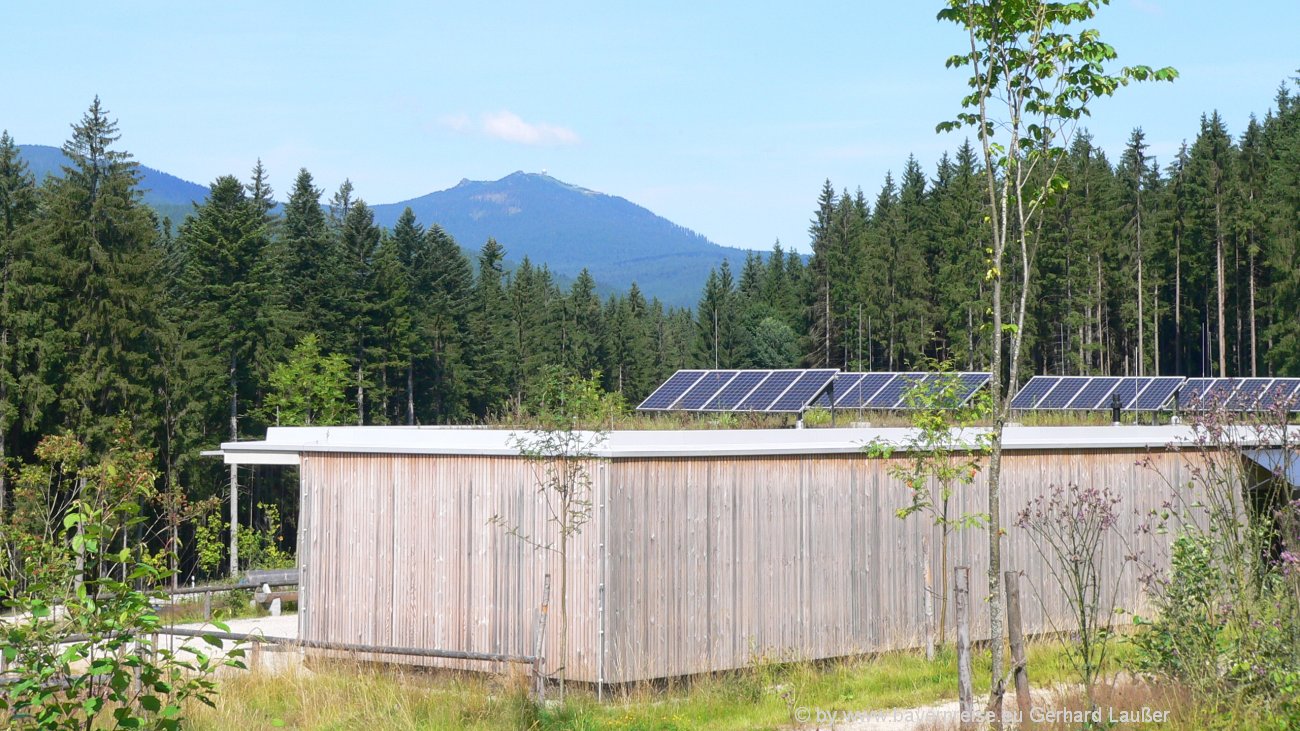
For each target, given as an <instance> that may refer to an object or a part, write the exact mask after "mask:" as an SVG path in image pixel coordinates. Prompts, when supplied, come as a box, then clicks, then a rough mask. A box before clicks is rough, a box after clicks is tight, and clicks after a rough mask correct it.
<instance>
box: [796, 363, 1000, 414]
mask: <svg viewBox="0 0 1300 731" xmlns="http://www.w3.org/2000/svg"><path fill="white" fill-rule="evenodd" d="M989 377H990V376H989V374H988V373H977V372H969V373H950V374H942V373H841V374H839V375H838V376H836V377H835V383H834V384H833V385H832V387H831V389H830V392H828V393H826V394H824V395H823V396H822V397H821V398H820V399H818V400H817V405H818V406H821V407H823V408H829V407H831V406H832V401H831V398H832V396H833V397H834V402H833V405H834V407H835V408H837V409H880V410H894V409H909V408H912V403H911V398H910V397H911V395H912V392H913V390H914V389H916V388H942V387H944V386H945V385H946V384H943V383H942V382H941V380H940V379H943V378H952V379H955V381H956V383H955V384H954V385H955V388H954V389H953V393H952V396H953V399H952V403H950V404H944V405H945V406H951V407H958V406H963V405H965V404H966V403H967V402H969V401H970V399H971V397H972V396H974V395H975V392H976V391H978V390H979V389H981V388H983V387H984V386H985V385H986V384H987V383H988V382H989Z"/></svg>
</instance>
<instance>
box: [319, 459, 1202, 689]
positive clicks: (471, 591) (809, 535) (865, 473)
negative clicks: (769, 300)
mask: <svg viewBox="0 0 1300 731" xmlns="http://www.w3.org/2000/svg"><path fill="white" fill-rule="evenodd" d="M1147 456H1148V455H1147V453H1145V452H1137V451H1100V450H1053V451H1051V452H1027V451H1016V452H1007V453H1006V454H1005V456H1004V468H1003V469H1004V473H1003V474H1004V483H1003V498H1002V511H1003V516H1004V526H1005V528H1006V530H1007V532H1008V535H1007V537H1006V539H1005V540H1006V542H1005V543H1004V549H1003V550H1004V563H1005V568H1007V569H1016V570H1020V571H1023V572H1025V577H1024V579H1022V584H1021V587H1022V589H1021V593H1022V602H1023V604H1024V621H1025V624H1026V631H1027V632H1039V631H1050V630H1054V629H1066V628H1067V627H1068V623H1067V620H1066V619H1065V618H1066V617H1067V616H1068V613H1067V612H1065V611H1064V610H1065V606H1064V603H1063V601H1062V600H1061V595H1060V591H1059V590H1058V589H1057V588H1056V585H1055V583H1054V581H1053V579H1052V578H1051V575H1050V573H1049V572H1048V570H1047V567H1046V565H1045V564H1044V563H1043V561H1042V560H1041V559H1040V557H1039V555H1038V553H1037V551H1036V550H1035V549H1034V548H1033V546H1032V544H1031V543H1030V542H1029V541H1028V540H1027V536H1026V535H1025V534H1024V531H1022V530H1020V529H1018V528H1016V527H1014V525H1013V523H1014V519H1015V514H1016V513H1017V512H1018V511H1019V510H1020V509H1021V508H1022V507H1024V506H1025V504H1026V503H1028V501H1029V500H1030V499H1031V498H1032V497H1034V496H1036V495H1038V494H1041V493H1042V492H1044V491H1046V490H1047V489H1048V488H1049V487H1050V486H1052V485H1061V484H1067V483H1077V484H1080V485H1085V486H1096V487H1102V486H1105V487H1109V488H1110V489H1112V490H1114V491H1116V492H1118V493H1119V494H1120V495H1121V496H1122V497H1123V502H1122V503H1121V504H1120V514H1121V515H1120V526H1119V530H1118V531H1117V534H1118V535H1119V536H1122V537H1123V540H1120V539H1118V538H1114V537H1112V538H1111V539H1110V540H1108V541H1107V543H1106V545H1105V547H1104V552H1105V559H1106V562H1107V565H1108V567H1109V568H1110V570H1112V571H1119V572H1124V574H1125V576H1124V579H1125V580H1124V582H1123V585H1124V589H1123V590H1122V591H1121V593H1120V596H1119V605H1120V606H1122V607H1126V608H1128V609H1140V608H1141V604H1142V596H1141V595H1140V592H1139V590H1138V582H1137V581H1136V580H1135V579H1136V574H1135V569H1134V568H1133V566H1132V564H1131V563H1130V562H1128V561H1126V560H1125V557H1126V556H1127V555H1129V554H1131V553H1133V552H1138V553H1141V554H1142V555H1143V556H1144V557H1145V558H1146V559H1147V560H1150V561H1155V562H1163V561H1165V560H1167V559H1166V551H1167V544H1168V542H1169V540H1171V537H1170V536H1168V535H1157V534H1155V533H1144V532H1142V531H1141V530H1140V526H1141V525H1142V524H1143V523H1144V522H1146V520H1147V518H1146V516H1147V514H1148V513H1149V511H1151V510H1153V509H1157V510H1158V509H1159V508H1160V507H1161V506H1162V504H1163V503H1164V502H1165V500H1166V499H1167V498H1168V495H1169V489H1170V488H1169V487H1168V485H1169V484H1178V483H1179V482H1181V481H1182V474H1183V472H1184V470H1185V467H1184V461H1185V459H1186V457H1185V456H1181V455H1177V454H1172V453H1166V452H1153V453H1151V454H1150V455H1149V457H1150V459H1151V464H1150V466H1147V467H1144V466H1140V465H1139V464H1138V462H1139V460H1142V459H1144V458H1146V457H1147ZM895 459H905V457H896V458H895ZM888 466H889V462H888V461H887V460H871V459H867V458H865V457H863V456H860V455H791V456H776V457H708V458H698V457H692V458H653V459H615V460H612V461H610V462H608V463H606V464H604V465H593V467H592V472H593V475H594V476H595V478H596V494H595V495H593V496H592V497H593V503H594V505H593V511H594V515H593V520H592V522H591V523H589V524H588V525H587V526H585V527H584V528H583V529H582V530H581V532H580V533H578V535H577V536H576V537H575V538H574V540H573V542H572V544H571V548H570V552H571V555H570V559H569V591H568V596H569V617H570V618H569V622H570V629H569V657H568V658H567V659H566V663H565V664H566V667H567V669H568V674H569V677H570V678H572V679H575V680H580V681H593V682H594V681H598V680H602V679H603V680H604V681H605V682H627V681H634V680H640V679H648V678H662V677H670V676H676V675H685V674H691V673H699V672H706V671H712V670H722V669H728V668H736V667H742V666H745V665H747V664H749V663H751V662H752V661H753V660H754V659H755V658H757V657H760V656H764V657H770V658H780V659H811V658H829V657H838V656H843V655H849V654H855V653H860V652H867V651H877V650H886V649H895V648H901V647H908V646H915V645H917V644H918V643H919V641H920V637H921V633H922V629H921V628H922V626H923V624H922V623H923V620H924V609H923V601H922V594H921V587H922V585H923V578H922V577H923V571H924V569H923V566H922V565H921V558H922V556H921V544H922V540H921V536H922V531H923V530H926V529H930V530H932V531H933V538H932V545H933V551H934V556H933V572H934V575H935V576H936V579H937V577H938V576H939V572H940V571H941V567H940V566H939V546H940V538H939V532H938V529H937V528H933V527H928V526H927V518H925V517H924V516H923V515H919V514H918V515H915V516H913V517H912V518H910V519H908V520H901V519H899V518H898V517H896V515H895V512H896V511H897V510H898V509H899V508H901V507H903V506H904V505H906V504H907V502H908V495H907V490H906V488H905V487H904V486H903V485H901V484H900V483H898V482H897V481H895V480H893V479H892V478H891V477H889V475H888ZM301 475H302V491H303V519H302V521H301V526H302V527H301V531H302V535H301V537H300V542H299V545H300V547H301V548H300V552H299V555H300V561H301V564H302V569H303V574H304V578H303V586H302V592H303V597H302V614H301V619H300V622H301V625H302V626H301V631H302V635H303V636H304V637H306V638H310V639H318V640H333V641H340V642H360V643H368V644H380V645H383V644H387V645H391V646H413V647H436V648H443V649H455V650H468V651H478V652H499V653H511V654H520V655H527V654H532V652H533V639H534V638H533V631H534V615H535V612H536V609H537V606H538V604H539V602H540V596H541V586H542V576H543V574H544V573H546V572H548V571H549V572H550V573H551V574H552V603H551V618H550V623H549V625H548V628H547V637H546V645H545V647H546V657H547V658H551V659H550V660H548V666H549V667H550V668H551V669H554V668H555V667H557V666H558V661H557V660H556V659H555V658H556V652H557V650H558V627H559V599H558V590H559V567H558V561H557V558H556V556H555V555H554V554H553V553H550V552H547V551H539V550H536V549H534V548H533V547H531V546H529V545H527V544H526V543H525V542H524V541H521V540H520V539H518V538H516V537H514V536H511V535H508V534H507V532H506V530H505V529H504V528H502V527H500V526H497V525H492V524H490V522H489V521H490V520H491V518H492V517H493V516H494V515H500V516H502V517H503V518H504V519H505V520H506V522H507V523H508V524H510V525H518V526H520V531H521V532H523V533H525V534H527V535H530V536H535V537H546V536H549V537H548V538H544V540H553V531H552V530H551V529H550V526H549V524H548V523H547V522H546V520H545V516H544V509H543V505H542V504H541V502H540V497H539V495H538V492H537V488H536V484H537V483H536V477H535V475H534V473H533V469H532V465H531V464H530V463H529V462H527V461H526V460H523V459H520V458H514V457H480V456H433V455H337V454H309V455H304V457H303V461H302V470H301ZM985 489H986V485H985V482H984V476H983V475H981V476H980V477H979V478H977V480H976V483H975V484H974V485H972V486H971V487H969V488H964V489H963V490H962V491H961V492H959V493H958V495H957V496H956V497H955V498H954V500H953V503H952V514H953V515H957V514H960V513H962V512H978V511H981V510H982V509H983V495H984V493H985ZM602 490H603V497H604V500H603V501H602V500H601V499H600V498H601V496H602ZM602 541H603V542H604V546H605V547H604V551H605V553H604V555H603V557H602V554H601V550H600V545H601V542H602ZM986 541H987V538H986V534H985V532H984V531H983V530H982V529H966V530H964V531H959V532H956V533H954V534H953V535H952V536H951V538H950V562H949V563H950V567H951V566H957V565H968V566H970V567H971V577H972V582H971V583H972V585H973V586H972V589H973V591H972V597H971V606H973V607H977V608H978V607H981V606H984V601H985V600H986V598H987V593H988V587H987V584H988V582H987V578H986V572H987V567H986V564H985V562H984V554H985V551H986ZM602 558H603V560H602ZM602 573H603V574H604V582H605V596H604V608H605V609H604V617H603V623H604V630H605V634H604V646H603V648H602V644H601V642H600V637H601V635H600V630H601V624H602V617H601V613H600V611H599V610H600V595H599V588H598V587H599V586H600V583H601V581H602ZM950 590H951V587H950ZM938 611H939V602H938V601H936V602H935V612H936V618H937V616H938ZM974 617H975V619H976V624H975V626H974V627H973V628H972V634H973V636H974V637H980V636H987V618H986V617H984V616H983V614H982V613H981V612H979V611H976V612H974ZM948 621H949V624H950V626H951V623H952V611H951V608H950V610H949V619H948ZM952 634H953V633H952V632H951V631H950V632H949V635H950V636H952ZM602 651H603V652H604V658H603V666H602V662H601V657H600V653H601V652H602ZM384 659H395V660H398V661H403V662H409V660H402V659H400V658H384ZM421 662H422V663H423V664H429V665H438V666H443V667H464V668H470V669H494V668H484V666H483V664H481V663H477V664H470V663H460V662H456V661H437V660H425V661H421ZM602 669H603V678H602V675H601V672H602Z"/></svg>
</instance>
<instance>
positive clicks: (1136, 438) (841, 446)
mask: <svg viewBox="0 0 1300 731" xmlns="http://www.w3.org/2000/svg"><path fill="white" fill-rule="evenodd" d="M1290 429H1291V435H1292V437H1296V438H1297V441H1300V428H1297V427H1291V428H1290ZM911 431H912V430H910V429H906V428H875V429H872V428H854V429H749V430H674V431H668V430H663V431H615V432H609V433H607V434H605V435H604V439H603V442H602V443H600V444H599V445H598V446H595V447H594V448H592V449H589V450H587V451H590V452H591V453H592V454H593V455H595V456H597V457H602V458H625V459H635V458H649V457H700V456H710V455H717V456H726V455H734V456H757V455H790V454H853V453H857V452H860V451H861V450H862V448H863V447H865V446H866V445H868V444H871V443H873V442H874V443H882V444H886V445H889V446H892V447H894V448H896V449H906V446H907V441H908V437H909V433H910V432H911ZM983 431H984V430H982V429H979V430H972V431H971V434H972V436H973V435H974V434H976V433H980V432H983ZM526 433H527V432H526V431H523V430H516V429H482V428H478V429H456V428H432V429H431V428H420V427H415V428H412V427H385V426H364V427H358V426H351V427H273V428H271V429H270V430H268V432H267V438H266V440H265V441H257V442H227V443H225V444H222V445H221V450H220V452H219V454H221V455H223V456H224V457H225V460H226V462H227V463H232V462H233V463H240V464H298V462H299V460H298V455H301V454H310V453H351V454H442V455H449V454H469V455H485V456H517V455H518V454H519V450H518V449H517V448H516V447H515V446H514V445H515V443H516V440H517V439H518V435H522V434H526ZM591 436H592V437H593V439H594V438H595V437H596V436H597V435H595V434H591ZM1242 436H1243V437H1245V438H1243V439H1239V440H1237V441H1238V442H1239V443H1240V444H1242V445H1243V446H1256V445H1261V439H1260V438H1259V437H1257V436H1256V437H1254V438H1251V435H1250V434H1249V433H1248V432H1247V433H1244V434H1243V435H1242ZM1288 441H1291V438H1290V437H1289V438H1288ZM1293 443H1294V442H1293ZM1194 444H1195V432H1194V431H1193V430H1192V428H1191V427H1189V426H1183V425H1175V426H1082V427H1068V426H1054V427H1022V426H1008V427H1006V430H1005V431H1004V433H1003V447H1004V449H1006V450H1008V451H1016V450H1056V449H1075V450H1078V449H1083V450H1092V449H1135V450H1141V449H1165V448H1167V447H1169V446H1171V445H1181V446H1184V447H1191V446H1194ZM255 455H257V456H255ZM253 460H258V461H256V462H255V461H253ZM276 460H284V461H276Z"/></svg>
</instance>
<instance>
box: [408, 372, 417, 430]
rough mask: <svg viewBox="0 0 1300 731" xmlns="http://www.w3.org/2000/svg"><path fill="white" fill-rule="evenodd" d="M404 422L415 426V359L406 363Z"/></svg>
mask: <svg viewBox="0 0 1300 731" xmlns="http://www.w3.org/2000/svg"><path fill="white" fill-rule="evenodd" d="M406 424H407V426H415V361H409V362H408V363H407V364H406Z"/></svg>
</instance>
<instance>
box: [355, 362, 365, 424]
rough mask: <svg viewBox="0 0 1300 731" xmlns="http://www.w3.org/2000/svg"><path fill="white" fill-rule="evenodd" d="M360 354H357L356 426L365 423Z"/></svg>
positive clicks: (363, 387)
mask: <svg viewBox="0 0 1300 731" xmlns="http://www.w3.org/2000/svg"><path fill="white" fill-rule="evenodd" d="M362 375H363V373H362V369H361V356H360V354H358V355H357V426H365V423H366V387H365V386H363V385H362V384H361V377H362Z"/></svg>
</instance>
